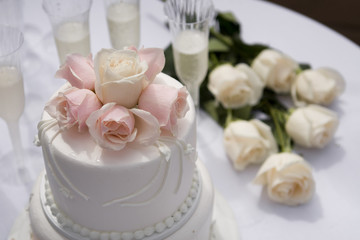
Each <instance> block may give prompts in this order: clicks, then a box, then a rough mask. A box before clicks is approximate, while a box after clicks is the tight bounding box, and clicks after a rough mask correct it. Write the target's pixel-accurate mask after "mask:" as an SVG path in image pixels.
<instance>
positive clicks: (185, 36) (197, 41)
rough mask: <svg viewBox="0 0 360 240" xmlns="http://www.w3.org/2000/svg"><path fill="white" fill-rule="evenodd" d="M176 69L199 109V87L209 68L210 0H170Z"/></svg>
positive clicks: (168, 12)
mask: <svg viewBox="0 0 360 240" xmlns="http://www.w3.org/2000/svg"><path fill="white" fill-rule="evenodd" d="M165 13H166V15H167V17H168V20H169V25H170V30H171V35H172V47H173V55H174V62H175V71H176V74H177V76H178V77H179V78H180V81H182V82H183V83H184V84H185V86H186V87H187V89H188V91H189V92H190V95H191V97H192V98H193V101H194V104H195V107H196V109H197V111H198V108H199V88H200V85H201V83H202V82H203V81H204V79H205V77H206V73H207V69H208V42H209V27H210V23H211V21H212V17H213V14H214V6H213V4H212V2H211V0H197V1H194V0H167V1H166V3H165Z"/></svg>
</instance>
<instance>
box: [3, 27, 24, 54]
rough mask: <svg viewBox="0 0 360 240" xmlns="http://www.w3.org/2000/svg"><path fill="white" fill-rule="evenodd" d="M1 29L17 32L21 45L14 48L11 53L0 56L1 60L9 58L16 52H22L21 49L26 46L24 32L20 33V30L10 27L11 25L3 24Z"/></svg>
mask: <svg viewBox="0 0 360 240" xmlns="http://www.w3.org/2000/svg"><path fill="white" fill-rule="evenodd" d="M0 29H9V30H10V29H11V30H13V31H16V32H17V33H19V44H18V45H17V46H16V47H15V48H14V49H11V50H10V51H9V52H7V53H5V54H3V55H1V54H0V58H5V57H7V56H10V55H12V54H14V53H16V52H18V51H19V50H20V48H21V47H22V45H23V44H24V34H23V32H22V31H20V29H18V28H16V27H12V26H9V25H3V24H0Z"/></svg>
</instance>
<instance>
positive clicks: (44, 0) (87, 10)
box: [41, 0, 93, 18]
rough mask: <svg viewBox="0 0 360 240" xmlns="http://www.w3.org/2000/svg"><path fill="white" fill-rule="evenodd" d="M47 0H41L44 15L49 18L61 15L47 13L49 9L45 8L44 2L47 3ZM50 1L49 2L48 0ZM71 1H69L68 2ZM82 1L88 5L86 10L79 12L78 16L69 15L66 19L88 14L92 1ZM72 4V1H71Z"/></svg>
mask: <svg viewBox="0 0 360 240" xmlns="http://www.w3.org/2000/svg"><path fill="white" fill-rule="evenodd" d="M48 1H49V0H43V1H42V4H41V5H42V8H43V9H44V11H45V13H46V14H47V15H48V16H51V17H53V16H54V17H60V16H62V15H60V14H54V13H53V12H51V11H49V9H48V8H47V7H46V3H45V2H48ZM50 1H51V0H50ZM70 1H71V0H70ZM83 1H87V2H88V3H89V7H88V8H86V9H85V10H83V11H80V12H79V13H78V14H76V15H70V16H67V17H70V18H71V17H76V16H80V15H83V14H86V13H87V12H90V9H91V6H92V3H93V0H83ZM71 2H73V1H71Z"/></svg>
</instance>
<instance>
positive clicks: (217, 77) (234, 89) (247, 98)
mask: <svg viewBox="0 0 360 240" xmlns="http://www.w3.org/2000/svg"><path fill="white" fill-rule="evenodd" d="M263 88H264V83H263V82H262V81H261V79H260V78H259V77H258V76H257V74H256V73H255V72H254V71H253V70H252V69H251V68H250V67H249V66H248V65H246V64H238V65H236V66H235V67H233V66H232V65H230V64H224V65H220V66H218V67H216V68H215V69H214V70H213V71H212V72H211V73H210V76H209V84H208V89H209V90H210V92H211V93H212V94H213V95H214V96H215V98H216V99H217V100H218V101H219V102H220V103H221V104H222V105H223V106H224V107H226V108H239V107H242V106H245V105H251V106H253V105H255V104H256V103H258V101H259V99H260V98H261V95H262V91H263Z"/></svg>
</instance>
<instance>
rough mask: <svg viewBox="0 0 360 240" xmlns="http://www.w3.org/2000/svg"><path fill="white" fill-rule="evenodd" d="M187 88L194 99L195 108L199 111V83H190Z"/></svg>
mask: <svg viewBox="0 0 360 240" xmlns="http://www.w3.org/2000/svg"><path fill="white" fill-rule="evenodd" d="M187 88H188V91H189V93H190V95H191V97H192V99H193V101H194V105H195V110H196V112H199V106H200V102H199V86H198V85H197V84H188V86H187Z"/></svg>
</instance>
